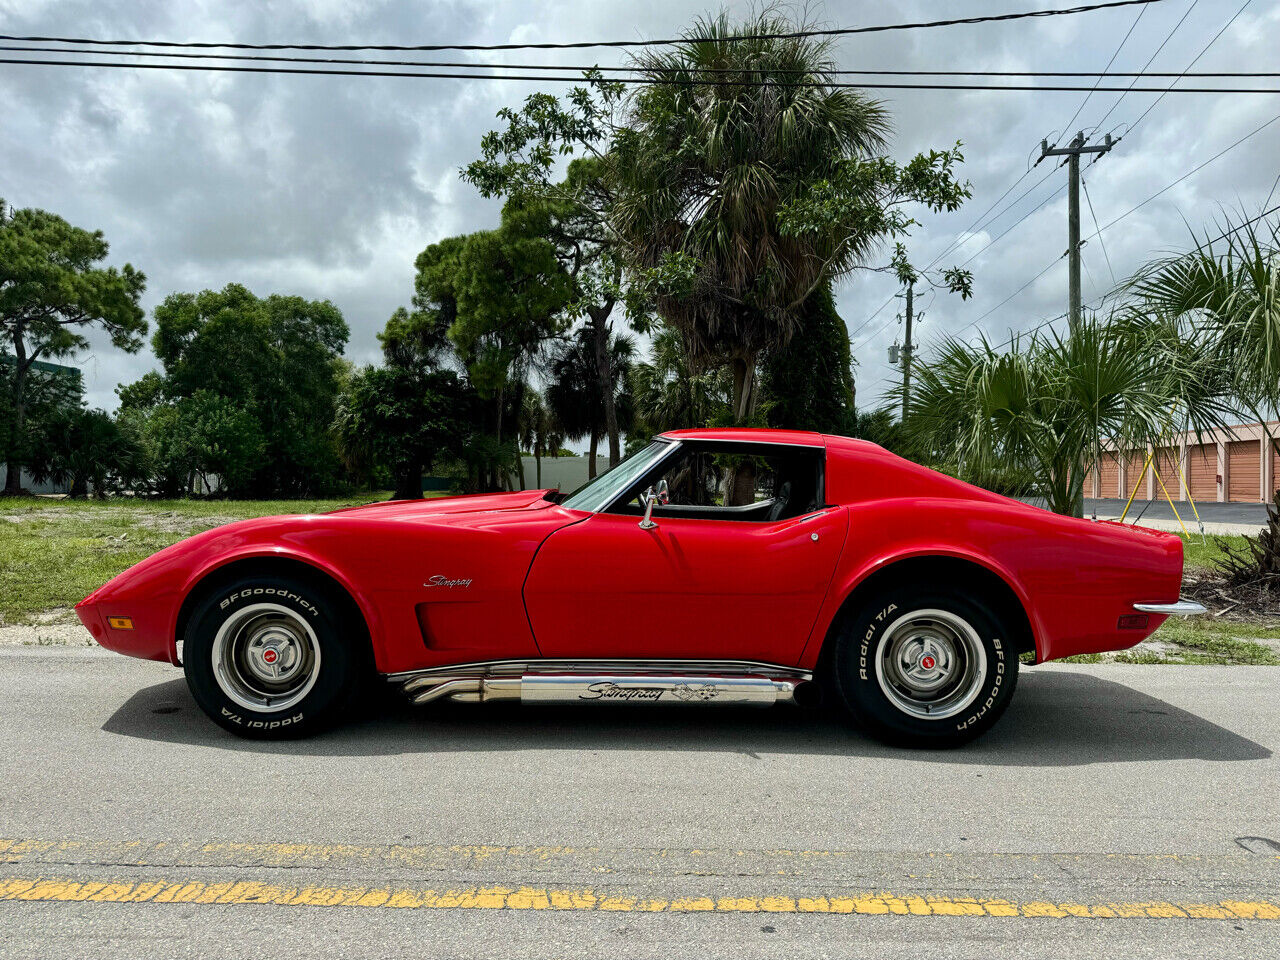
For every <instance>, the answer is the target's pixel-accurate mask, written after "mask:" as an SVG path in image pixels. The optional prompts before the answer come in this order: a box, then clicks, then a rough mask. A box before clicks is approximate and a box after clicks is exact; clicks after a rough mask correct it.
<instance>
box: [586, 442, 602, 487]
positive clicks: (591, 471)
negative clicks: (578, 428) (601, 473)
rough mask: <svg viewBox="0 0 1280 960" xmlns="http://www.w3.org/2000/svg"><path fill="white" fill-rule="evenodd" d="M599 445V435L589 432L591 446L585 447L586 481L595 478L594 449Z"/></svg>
mask: <svg viewBox="0 0 1280 960" xmlns="http://www.w3.org/2000/svg"><path fill="white" fill-rule="evenodd" d="M599 445H600V434H598V433H596V431H594V430H592V431H591V445H590V446H589V447H587V479H588V480H594V479H595V478H596V448H597V447H598V446H599Z"/></svg>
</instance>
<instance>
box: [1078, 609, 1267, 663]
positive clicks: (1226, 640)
mask: <svg viewBox="0 0 1280 960" xmlns="http://www.w3.org/2000/svg"><path fill="white" fill-rule="evenodd" d="M1266 641H1271V642H1270V643H1268V642H1266ZM1278 646H1280V624H1276V623H1275V621H1270V622H1267V623H1230V622H1223V621H1219V620H1213V619H1210V618H1208V617H1191V618H1188V619H1186V620H1184V619H1182V618H1180V617H1170V618H1169V619H1168V620H1166V621H1165V622H1164V623H1163V624H1162V625H1161V627H1160V629H1159V630H1157V631H1156V632H1155V633H1154V634H1152V636H1151V639H1150V640H1149V641H1147V642H1146V643H1145V644H1144V645H1143V646H1141V647H1137V648H1135V649H1133V650H1122V651H1120V652H1119V653H1085V654H1080V655H1079V656H1075V657H1066V658H1065V659H1064V660H1063V661H1062V662H1063V663H1166V664H1179V663H1181V664H1207V663H1216V664H1247V665H1249V666H1268V667H1274V666H1280V655H1277V647H1278Z"/></svg>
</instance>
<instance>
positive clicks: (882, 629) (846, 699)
mask: <svg viewBox="0 0 1280 960" xmlns="http://www.w3.org/2000/svg"><path fill="white" fill-rule="evenodd" d="M834 639H835V642H836V646H835V650H834V654H833V658H832V668H833V674H834V680H835V686H836V690H837V692H838V693H839V695H840V699H841V700H842V701H843V704H844V706H846V707H847V708H848V710H849V712H850V713H852V714H853V716H854V717H855V719H857V720H858V721H859V722H860V723H861V724H862V725H863V726H864V727H866V728H867V730H869V731H870V732H871V733H873V734H875V735H876V736H877V737H879V738H880V739H882V740H886V741H888V742H890V743H897V744H902V745H905V746H919V747H950V746H957V745H959V744H961V743H965V742H967V741H969V740H972V739H973V738H975V737H977V736H979V735H980V734H982V733H983V732H985V731H986V730H988V729H990V727H991V726H992V724H994V723H995V722H996V720H997V719H999V717H1000V714H1001V713H1003V712H1004V710H1005V708H1006V707H1007V706H1008V705H1009V699H1010V697H1012V696H1013V690H1014V687H1015V686H1016V685H1017V681H1018V655H1017V653H1016V652H1015V651H1014V649H1013V646H1012V644H1011V643H1010V642H1009V633H1008V631H1007V630H1006V628H1005V625H1004V624H1003V623H1001V621H1000V618H999V617H998V616H997V615H996V614H995V613H994V612H993V611H992V610H991V608H990V607H989V606H988V605H987V604H986V603H985V602H984V601H983V599H982V598H981V597H978V596H972V595H970V594H968V593H965V592H962V591H959V590H948V589H939V588H932V589H924V590H919V589H912V588H909V587H898V588H895V589H893V590H891V591H888V592H887V593H885V594H883V595H881V596H880V597H878V598H877V599H876V600H875V602H873V603H870V604H867V605H866V606H865V607H863V608H862V609H861V610H858V611H855V612H854V613H853V614H852V615H851V616H848V617H846V618H845V620H844V622H843V623H842V625H841V627H840V628H839V631H838V634H837V636H836V637H835V638H834Z"/></svg>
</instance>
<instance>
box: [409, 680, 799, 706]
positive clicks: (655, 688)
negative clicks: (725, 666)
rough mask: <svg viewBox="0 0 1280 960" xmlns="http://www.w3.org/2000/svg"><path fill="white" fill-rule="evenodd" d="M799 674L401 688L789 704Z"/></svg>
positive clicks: (477, 694) (419, 698)
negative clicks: (776, 676)
mask: <svg viewBox="0 0 1280 960" xmlns="http://www.w3.org/2000/svg"><path fill="white" fill-rule="evenodd" d="M807 683H808V681H807V680H805V679H804V678H802V677H785V678H775V677H766V676H753V675H742V676H712V675H697V674H691V675H679V676H676V675H670V674H652V675H643V674H641V675H635V674H605V673H590V674H586V673H581V674H579V673H525V674H522V675H521V676H519V677H448V676H430V677H415V678H414V679H412V680H409V681H408V682H407V683H406V684H405V685H404V692H405V693H406V694H408V695H409V697H410V699H412V701H413V702H414V703H415V704H423V703H430V702H432V701H433V700H443V699H449V700H456V701H460V702H464V703H483V702H487V701H490V700H519V701H520V702H521V703H524V704H535V705H536V704H561V705H563V704H570V703H587V704H590V703H602V704H603V703H667V704H677V705H679V704H687V705H690V706H714V705H717V704H723V705H725V706H756V707H768V706H772V705H773V704H775V703H791V702H794V701H795V699H796V690H797V688H799V687H802V685H804V684H807Z"/></svg>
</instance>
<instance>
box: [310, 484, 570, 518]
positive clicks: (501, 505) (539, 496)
mask: <svg viewBox="0 0 1280 960" xmlns="http://www.w3.org/2000/svg"><path fill="white" fill-rule="evenodd" d="M549 493H551V491H550V490H518V491H516V492H514V493H478V494H470V495H466V496H459V497H434V498H432V499H429V500H385V501H382V502H380V503H366V504H364V505H363V506H358V507H342V508H341V509H339V510H332V511H330V512H329V513H327V514H324V516H343V517H360V518H364V517H367V518H369V519H371V520H399V519H411V520H417V519H428V518H429V519H436V518H441V519H443V518H445V517H447V516H448V515H450V514H460V513H487V512H496V511H506V510H526V509H529V508H539V509H540V508H543V507H547V506H549V505H550V504H549V501H548V500H547V499H546V496H547V494H549Z"/></svg>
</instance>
